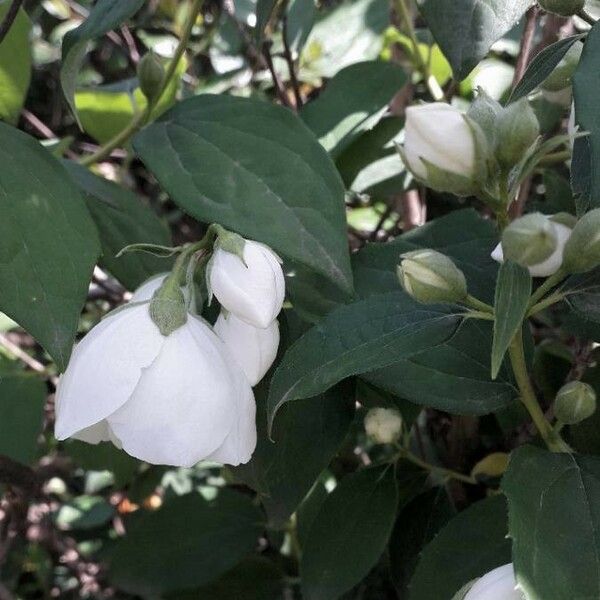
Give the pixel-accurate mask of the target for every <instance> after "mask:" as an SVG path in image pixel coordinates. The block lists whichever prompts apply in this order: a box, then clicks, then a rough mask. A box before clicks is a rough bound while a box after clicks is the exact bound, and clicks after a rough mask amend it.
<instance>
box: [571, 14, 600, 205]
mask: <svg viewBox="0 0 600 600" xmlns="http://www.w3.org/2000/svg"><path fill="white" fill-rule="evenodd" d="M598 69H600V25H598V24H597V25H595V26H594V27H592V29H591V30H590V32H589V33H588V36H587V39H586V41H585V44H584V45H583V52H582V54H581V59H580V61H579V65H578V67H577V70H576V71H575V75H574V76H573V99H574V102H575V115H576V120H577V125H579V129H580V130H581V131H587V132H589V135H588V136H586V137H585V138H583V139H581V140H576V143H575V149H574V155H573V162H574V163H575V165H574V170H575V173H574V174H573V175H572V176H575V174H576V175H577V186H576V187H575V189H574V192H576V193H577V192H580V193H581V192H583V191H584V190H585V188H586V187H588V185H587V184H586V179H587V178H588V177H589V190H587V191H588V193H586V194H585V198H584V199H583V202H582V203H581V205H580V206H581V209H580V207H579V206H578V209H580V212H585V211H586V210H589V209H591V208H596V207H598V206H600V114H598V110H597V104H598V103H597V100H598V97H599V96H600V81H599V80H598Z"/></svg>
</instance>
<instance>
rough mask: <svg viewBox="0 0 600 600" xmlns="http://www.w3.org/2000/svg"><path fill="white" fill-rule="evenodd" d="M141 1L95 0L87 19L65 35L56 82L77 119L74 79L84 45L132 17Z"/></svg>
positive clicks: (82, 56)
mask: <svg viewBox="0 0 600 600" xmlns="http://www.w3.org/2000/svg"><path fill="white" fill-rule="evenodd" d="M143 5H144V0H130V1H128V2H123V1H122V0H99V1H98V2H96V4H94V6H93V7H92V9H91V10H90V14H89V15H88V17H87V19H86V20H85V21H84V22H83V23H82V24H81V25H80V26H79V27H77V28H75V29H72V30H71V31H69V32H68V33H67V34H66V35H65V37H64V39H63V44H62V68H61V71H60V82H61V85H62V88H63V92H64V94H65V98H66V99H67V102H68V104H69V107H70V108H71V111H72V112H73V114H74V115H75V117H76V118H78V117H77V109H76V108H75V87H76V85H77V75H78V74H79V70H80V69H81V65H82V63H83V59H84V57H85V54H86V52H87V45H88V42H90V41H91V40H93V39H96V38H98V37H100V36H102V35H104V34H105V33H108V32H109V31H111V30H112V29H114V28H115V27H118V26H119V25H121V23H123V22H124V21H126V20H127V19H129V18H130V17H132V16H133V15H134V14H135V13H136V12H137V11H138V10H139V9H140V8H141V7H142V6H143Z"/></svg>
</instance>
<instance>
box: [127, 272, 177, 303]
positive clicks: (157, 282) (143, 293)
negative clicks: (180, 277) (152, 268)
mask: <svg viewBox="0 0 600 600" xmlns="http://www.w3.org/2000/svg"><path fill="white" fill-rule="evenodd" d="M168 275H169V274H168V273H161V274H160V275H154V277H150V279H146V281H144V283H142V285H140V287H138V288H137V289H136V290H135V292H133V295H132V296H131V300H130V302H145V301H146V300H152V296H154V292H156V290H157V289H158V288H159V287H160V286H161V285H162V284H163V281H164V280H165V279H166V278H167V276H168Z"/></svg>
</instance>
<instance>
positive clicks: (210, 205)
mask: <svg viewBox="0 0 600 600" xmlns="http://www.w3.org/2000/svg"><path fill="white" fill-rule="evenodd" d="M134 147H135V149H136V150H137V151H138V153H139V154H140V156H141V158H142V160H143V161H144V162H145V163H146V165H147V167H148V168H149V169H150V170H151V171H152V172H153V173H154V175H156V177H157V178H158V180H159V182H160V183H161V185H162V186H163V188H164V189H165V190H166V191H167V192H168V193H169V194H170V195H171V197H172V198H173V200H174V201H175V202H176V203H177V204H178V205H179V206H180V207H181V208H183V209H184V210H186V211H187V212H188V213H189V214H191V215H192V216H193V217H195V218H197V219H199V220H201V221H204V222H218V223H221V224H222V225H223V226H225V227H229V228H231V229H234V230H236V231H237V232H238V233H240V234H242V235H244V236H247V237H249V238H252V239H256V240H260V241H261V242H264V243H266V244H268V245H269V246H271V247H272V248H273V249H274V250H275V251H276V252H280V253H281V254H283V255H285V256H287V257H289V258H291V259H294V260H297V261H299V262H301V263H303V264H305V265H307V266H309V267H311V268H312V269H314V270H315V271H317V272H318V273H321V274H323V275H325V276H326V277H328V278H329V279H330V280H331V281H333V282H334V283H336V284H337V285H338V286H339V287H340V288H341V289H344V290H347V291H352V275H351V273H350V264H349V256H348V248H347V241H346V225H345V223H346V220H345V214H344V188H343V185H342V182H341V180H340V177H339V175H338V173H337V171H336V169H335V166H334V165H333V163H332V162H331V159H330V158H329V157H328V155H327V153H326V152H325V150H323V148H322V147H321V146H320V145H319V144H318V142H317V141H316V140H315V139H314V137H313V136H312V134H311V133H310V132H309V130H308V129H307V128H306V126H305V125H304V124H303V123H302V122H301V121H300V120H299V119H298V118H297V117H296V116H295V115H293V114H292V113H291V112H290V111H288V110H287V109H285V108H282V107H280V106H275V105H272V104H268V103H266V102H261V101H258V100H253V99H250V98H236V97H230V96H212V95H205V96H199V97H196V98H190V99H189V100H186V101H184V102H181V103H179V104H178V105H177V106H176V107H175V108H173V109H171V110H170V111H169V112H167V113H166V114H165V115H163V117H162V118H161V119H160V120H159V121H157V122H156V123H153V124H151V125H149V126H148V127H146V128H145V129H144V130H142V131H141V132H140V133H139V134H138V135H137V136H136V137H135V138H134Z"/></svg>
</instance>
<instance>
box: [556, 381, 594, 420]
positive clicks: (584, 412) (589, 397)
mask: <svg viewBox="0 0 600 600" xmlns="http://www.w3.org/2000/svg"><path fill="white" fill-rule="evenodd" d="M595 412H596V392H595V391H594V388H592V386H591V385H588V384H587V383H583V382H582V381H571V382H570V383H567V384H566V385H563V387H561V388H560V390H558V394H556V399H555V400H554V416H555V417H556V419H557V420H558V421H559V422H560V423H564V424H565V425H575V424H576V423H581V421H583V420H585V419H587V418H588V417H591V416H592V415H593V414H594V413H595Z"/></svg>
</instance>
